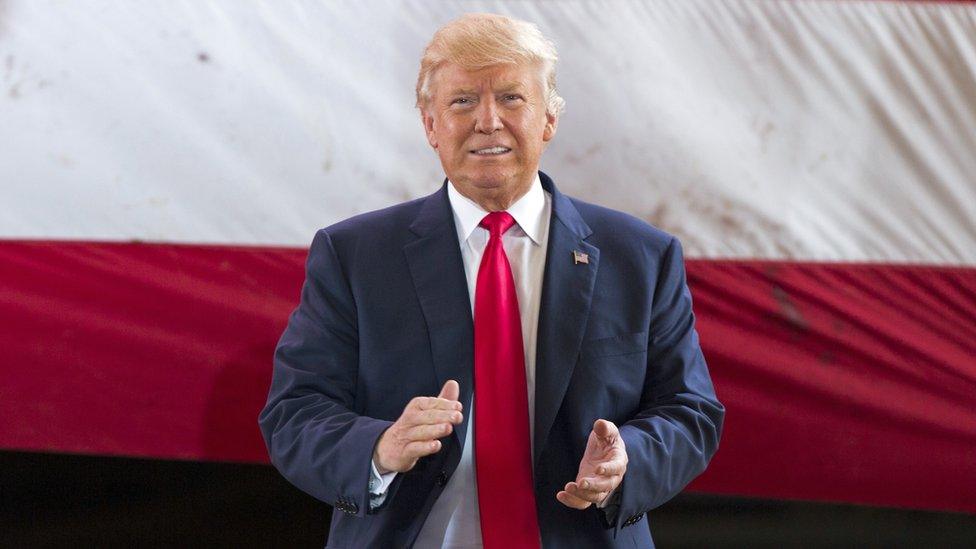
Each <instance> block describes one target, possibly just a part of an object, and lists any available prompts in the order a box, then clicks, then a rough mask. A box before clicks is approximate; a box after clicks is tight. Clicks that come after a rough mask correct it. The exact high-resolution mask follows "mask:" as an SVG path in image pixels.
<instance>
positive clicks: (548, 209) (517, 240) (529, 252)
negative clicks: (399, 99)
mask: <svg viewBox="0 0 976 549" xmlns="http://www.w3.org/2000/svg"><path fill="white" fill-rule="evenodd" d="M447 194H448V198H449V199H450V202H451V210H452V211H453V212H454V226H455V228H456V229H457V234H458V242H459V243H460V245H461V259H462V261H463V263H464V274H465V276H466V277H467V280H468V296H469V298H470V300H471V314H472V317H473V315H474V295H475V288H476V285H477V280H478V268H479V267H480V266H481V256H482V255H483V254H484V252H485V247H487V245H488V230H487V229H484V228H482V227H480V226H479V224H480V223H481V220H482V219H484V217H485V216H486V215H488V213H489V212H487V211H485V210H484V209H482V208H481V206H479V205H478V204H477V203H476V202H474V201H473V200H471V199H469V198H467V197H465V196H464V195H462V194H461V193H459V192H458V191H457V189H455V188H454V184H453V183H450V184H448V186H447ZM506 211H507V212H508V213H509V214H511V216H512V217H513V218H515V225H512V227H511V228H510V229H509V230H508V231H506V232H505V234H504V235H502V246H503V247H504V248H505V254H506V255H507V256H508V262H509V264H510V265H511V266H512V277H513V278H514V279H515V291H516V293H517V295H518V302H519V316H520V317H521V319H522V344H523V346H524V348H525V390H526V394H527V396H528V402H529V410H528V415H529V444H530V445H531V444H532V437H533V435H534V430H535V429H534V418H535V351H536V334H537V332H538V326H539V304H540V301H541V296H542V275H543V274H544V273H545V268H546V243H547V241H548V236H549V218H550V216H551V215H552V198H551V197H550V196H549V193H547V192H546V191H545V190H543V188H542V182H541V181H539V177H538V176H536V179H535V181H534V182H533V183H532V186H531V187H529V190H528V192H526V193H525V195H523V196H522V197H521V198H519V199H518V200H517V201H516V202H515V203H514V204H512V205H511V207H509V208H508V209H507V210H506ZM465 412H466V413H467V414H468V430H467V434H466V436H465V437H464V448H463V450H462V451H461V461H460V463H458V466H457V469H456V470H455V471H454V474H453V475H451V479H450V480H449V481H448V483H447V485H446V486H445V487H444V491H443V492H442V493H441V495H440V496H439V497H438V498H437V501H435V502H434V505H433V507H432V508H431V511H430V514H429V515H428V516H427V520H426V522H424V525H423V527H422V528H421V530H420V534H419V535H418V536H417V541H416V544H415V547H418V548H421V549H424V548H428V547H430V548H434V547H444V548H450V549H469V548H480V547H481V519H480V516H479V513H478V480H477V477H476V476H475V470H474V449H473V445H472V440H473V439H474V436H473V435H474V433H473V429H474V428H476V427H475V425H476V423H475V417H474V396H473V395H472V402H471V404H470V405H468V407H467V408H466V409H465ZM395 477H396V473H387V474H385V475H379V473H378V471H377V470H376V466H375V464H374V466H373V478H372V479H371V481H370V493H371V494H373V497H372V498H371V501H370V505H371V507H377V506H379V505H380V504H382V502H383V499H384V498H385V496H386V490H387V488H389V485H390V483H391V482H392V481H393V479H394V478H395Z"/></svg>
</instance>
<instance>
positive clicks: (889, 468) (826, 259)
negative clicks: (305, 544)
mask: <svg viewBox="0 0 976 549" xmlns="http://www.w3.org/2000/svg"><path fill="white" fill-rule="evenodd" d="M469 11H490V12H500V13H506V14H510V15H514V16H517V17H520V18H524V19H527V20H530V21H533V22H536V23H537V24H538V25H539V26H540V27H541V28H542V29H543V31H544V32H545V33H547V34H548V35H549V36H551V37H552V38H553V39H554V41H555V42H556V44H557V46H558V48H559V51H560V55H561V61H560V65H559V88H560V91H561V93H562V95H563V96H564V97H565V98H566V100H567V104H568V109H567V112H566V114H565V115H564V116H563V118H562V120H561V122H560V125H559V131H558V135H557V137H556V139H555V141H554V143H553V145H552V146H551V147H550V149H549V150H548V151H547V152H546V154H545V155H544V157H543V166H542V168H543V170H545V171H547V172H548V173H549V174H550V175H552V176H553V178H554V179H555V181H556V182H557V184H558V185H559V186H560V188H561V189H562V190H563V191H564V192H566V193H568V194H571V195H575V196H578V197H581V198H583V199H586V200H590V201H593V202H597V203H601V204H604V205H607V206H610V207H614V208H617V209H621V210H624V211H627V212H629V213H631V214H633V215H635V216H637V217H640V218H642V219H645V220H647V221H648V222H650V223H653V224H655V225H657V226H659V227H661V228H663V229H665V230H667V231H669V232H672V233H674V234H676V235H677V236H679V237H680V238H681V240H682V242H683V244H684V246H685V250H686V255H687V269H688V279H689V284H690V286H691V288H692V292H693V296H694V300H695V312H696V314H697V322H698V329H699V331H700V334H701V341H702V346H703V348H704V352H705V356H706V358H707V360H708V363H709V366H710V368H711V371H712V375H713V378H714V381H715V384H716V388H717V391H718V393H719V396H720V398H721V399H722V400H723V401H724V403H725V404H726V406H727V408H728V416H727V423H726V429H725V433H724V437H723V440H722V445H721V448H720V451H719V452H718V454H717V456H716V458H715V459H714V461H713V464H712V466H711V468H710V469H709V470H708V471H707V472H706V473H705V474H704V475H703V476H702V477H700V478H699V479H698V480H697V481H695V482H694V483H693V485H692V486H691V489H692V490H695V491H700V492H709V493H719V494H736V495H747V496H759V497H767V498H784V499H801V500H819V501H835V502H853V503H865V504H873V505H887V506H902V507H911V508H919V509H936V510H955V511H963V512H969V513H976V221H974V220H976V5H974V4H973V3H970V2H937V3H928V2H884V1H867V2H863V1H844V0H839V1H835V0H820V1H818V0H814V1H808V0H780V1H764V0H739V1H732V0H658V1H651V0H648V1H643V2H632V1H623V0H620V1H603V2H589V1H586V2H584V1H571V0H566V1H561V2H542V1H497V2H487V1H452V2H430V1H421V0H417V1H410V2H403V1H375V2H323V3H311V2H276V3H260V4H259V3H254V4H252V3H239V2H230V1H212V2H189V3H180V4H172V3H143V2H139V3H135V4H132V3H129V2H98V1H93V2H80V3H62V2H56V1H53V0H36V1H35V0H31V1H27V0H10V1H7V2H2V3H0V326H2V329H0V448H2V449H8V450H27V451H44V452H66V453H83V454H99V455H125V456H142V457H155V458H177V459H191V460H216V461H242V462H265V461H266V460H267V457H266V454H265V449H264V445H263V443H262V441H261V438H260V435H259V433H258V429H257V424H256V417H257V413H258V411H259V409H260V408H261V406H262V404H263V402H264V398H265V395H266V391H267V385H268V382H269V379H270V371H271V357H272V352H273V349H274V346H275V343H276V340H277V338H278V336H279V334H280V333H281V330H282V329H283V328H284V325H285V322H286V319H287V316H288V314H289V312H290V311H291V309H292V308H293V307H294V306H295V305H296V304H297V300H298V295H299V289H300V286H301V283H302V279H303V262H304V259H305V255H306V248H307V245H308V243H309V242H310V239H311V236H312V234H313V233H314V231H315V229H317V228H319V227H322V226H325V225H328V224H331V223H333V222H336V221H338V220H340V219H343V218H345V217H348V216H350V215H353V214H356V213H359V212H363V211H367V210H371V209H375V208H379V207H383V206H386V205H390V204H392V203H395V202H400V201H403V200H406V199H409V198H413V197H417V196H421V195H424V194H427V193H429V192H432V191H433V190H435V189H436V188H437V187H438V185H440V182H441V180H442V177H443V173H442V171H441V169H440V166H439V164H438V162H437V158H436V156H435V155H434V154H433V152H432V151H431V150H429V148H428V146H427V145H426V142H425V140H424V137H423V132H422V129H421V125H420V121H419V116H418V114H417V112H416V111H415V110H414V109H413V106H412V105H413V96H412V90H413V84H414V79H415V78H416V70H417V67H418V60H419V56H420V53H421V50H422V48H423V46H424V45H425V43H426V40H427V39H428V38H429V37H430V35H431V34H432V32H433V31H434V29H436V28H437V27H438V26H440V25H441V24H443V23H445V22H446V21H448V20H450V19H452V18H453V17H455V16H457V15H459V14H461V13H463V12H469ZM405 367H406V366H405Z"/></svg>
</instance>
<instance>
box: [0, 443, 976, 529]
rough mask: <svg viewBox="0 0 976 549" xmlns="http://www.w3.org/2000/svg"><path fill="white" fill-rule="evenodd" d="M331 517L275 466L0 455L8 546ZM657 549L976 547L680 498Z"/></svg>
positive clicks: (840, 517)
mask: <svg viewBox="0 0 976 549" xmlns="http://www.w3.org/2000/svg"><path fill="white" fill-rule="evenodd" d="M330 513H331V509H330V507H329V506H327V505H325V504H324V503H321V502H319V501H316V500H315V499H314V498H312V497H310V496H308V495H306V494H304V493H302V492H301V491H299V490H297V489H296V488H294V487H292V486H291V485H290V484H288V482H287V481H285V480H284V479H283V478H282V477H281V476H280V475H279V474H278V473H277V471H275V470H274V469H273V468H272V467H270V466H267V465H247V464H232V463H200V462H183V461H162V460H148V459H133V458H117V457H98V456H78V455H63V454H38V453H26V452H0V546H3V547H86V546H93V547H322V546H324V545H325V539H326V535H327V532H328V522H329V518H330ZM650 521H651V527H652V532H653V533H654V536H655V539H656V540H657V543H658V545H659V546H660V547H663V548H670V547H709V548H711V547H973V546H976V516H973V515H963V514H954V513H938V512H928V511H913V510H905V509H889V508H876V507H862V506H854V505H835V504H826V503H809V502H794V501H774V500H761V499H751V498H738V497H727V496H708V495H701V494H683V495H681V496H679V497H677V498H675V499H674V500H673V501H671V502H670V503H668V504H667V505H665V506H663V507H661V508H659V509H657V510H655V511H653V512H652V513H651V515H650Z"/></svg>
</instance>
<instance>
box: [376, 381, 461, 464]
mask: <svg viewBox="0 0 976 549" xmlns="http://www.w3.org/2000/svg"><path fill="white" fill-rule="evenodd" d="M460 392H461V388H460V387H459V386H458V382H457V381H454V380H453V379H450V380H448V381H447V383H445V384H444V387H442V388H441V394H439V395H437V396H436V397H415V398H414V399H413V400H411V401H410V402H409V403H407V407H406V408H404V409H403V413H402V414H400V418H399V419H397V420H396V422H395V423H394V424H393V425H391V426H390V428H389V429H387V430H386V431H384V432H383V434H382V435H381V436H380V440H379V442H377V443H376V449H374V450H373V463H375V464H376V469H377V470H378V471H379V473H380V474H385V473H389V472H391V471H396V472H399V473H403V472H406V471H409V470H410V469H413V466H414V465H416V464H417V460H418V459H420V458H422V457H424V456H427V455H430V454H436V453H437V452H438V451H439V450H440V449H441V441H440V440H438V439H440V438H443V437H446V436H448V435H450V434H451V432H452V431H453V430H454V426H455V425H458V424H460V423H461V421H462V420H463V419H464V416H463V415H462V414H461V409H462V408H463V406H462V405H461V402H460V401H458V398H459V396H460Z"/></svg>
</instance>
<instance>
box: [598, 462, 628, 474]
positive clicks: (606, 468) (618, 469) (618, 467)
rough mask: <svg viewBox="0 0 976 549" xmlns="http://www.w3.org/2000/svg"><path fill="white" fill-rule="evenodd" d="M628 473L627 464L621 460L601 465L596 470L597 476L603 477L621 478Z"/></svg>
mask: <svg viewBox="0 0 976 549" xmlns="http://www.w3.org/2000/svg"><path fill="white" fill-rule="evenodd" d="M626 471H627V464H626V463H624V462H623V461H621V460H616V459H615V460H612V461H608V462H606V463H601V464H600V465H599V466H597V468H596V474H598V475H603V476H608V477H612V476H620V475H622V474H624V472H626Z"/></svg>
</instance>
